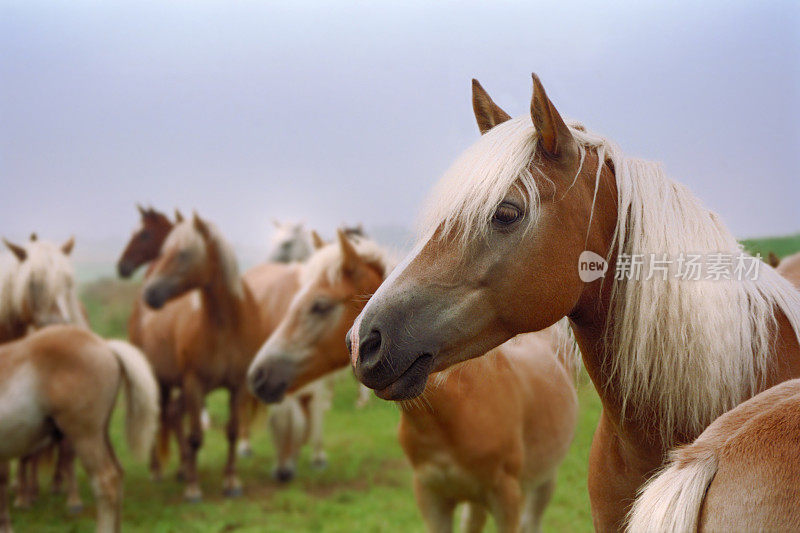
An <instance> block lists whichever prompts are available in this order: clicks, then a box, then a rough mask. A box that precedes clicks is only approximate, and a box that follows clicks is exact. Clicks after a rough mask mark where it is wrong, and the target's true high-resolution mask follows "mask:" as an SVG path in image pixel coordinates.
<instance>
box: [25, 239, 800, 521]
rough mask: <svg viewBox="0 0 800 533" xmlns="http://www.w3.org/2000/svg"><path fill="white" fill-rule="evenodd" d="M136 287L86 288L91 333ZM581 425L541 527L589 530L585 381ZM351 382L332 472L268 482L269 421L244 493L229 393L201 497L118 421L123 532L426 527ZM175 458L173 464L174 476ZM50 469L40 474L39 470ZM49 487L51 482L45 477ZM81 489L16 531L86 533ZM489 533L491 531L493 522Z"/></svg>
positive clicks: (337, 409) (89, 517) (338, 401)
mask: <svg viewBox="0 0 800 533" xmlns="http://www.w3.org/2000/svg"><path fill="white" fill-rule="evenodd" d="M745 245H746V246H747V247H748V249H750V250H752V251H754V252H761V253H762V255H765V254H766V253H767V252H768V251H770V250H773V251H775V252H776V253H778V254H779V255H781V256H784V255H787V254H789V253H791V252H794V251H796V250H798V249H800V236H793V237H788V238H782V239H760V240H749V241H745ZM136 290H137V286H136V284H134V283H123V282H118V281H115V280H101V281H98V282H94V283H92V284H90V285H87V286H85V287H84V289H83V292H82V298H83V300H84V302H85V304H86V306H87V308H88V310H89V313H90V317H91V322H92V325H93V327H94V328H95V330H96V331H98V332H99V333H101V334H102V335H105V336H108V337H124V336H125V331H126V321H127V314H128V311H129V309H130V307H131V302H132V301H133V298H134V297H135V295H136ZM579 396H580V403H581V412H580V422H579V426H578V432H577V435H576V437H575V441H574V443H573V446H572V449H571V451H570V454H569V456H568V457H567V459H566V461H565V462H564V464H563V466H562V467H561V471H560V474H559V483H558V488H557V490H556V494H555V497H554V499H553V502H552V504H551V505H550V507H549V508H548V510H547V512H546V514H545V524H544V525H545V530H546V531H590V530H591V519H590V514H589V501H588V495H587V492H586V469H587V461H588V452H589V446H590V444H591V439H592V433H593V431H594V427H595V425H596V423H597V419H598V416H599V413H600V405H599V401H598V398H597V395H596V393H595V392H594V389H593V388H592V387H591V384H589V383H588V381H587V380H584V381H583V383H582V384H581V385H580V388H579ZM355 398H356V385H355V382H354V381H353V380H352V378H350V377H349V376H343V377H342V379H341V380H340V381H339V382H338V385H337V390H336V396H335V401H334V406H333V409H332V411H331V412H330V413H329V415H328V417H327V419H326V427H325V437H326V444H327V451H328V457H329V462H330V464H329V466H328V468H327V469H326V470H324V471H321V472H320V471H315V470H313V469H312V468H311V466H310V464H309V460H308V457H307V455H305V456H304V457H303V459H302V460H301V463H300V465H299V468H298V475H297V478H296V479H295V480H294V481H293V482H292V483H291V484H289V485H286V486H279V485H278V484H277V483H276V482H274V481H272V479H271V478H270V471H271V468H272V460H273V451H272V446H271V444H270V441H269V436H268V435H267V433H266V430H265V429H264V428H265V424H264V423H263V422H262V423H260V424H259V426H258V429H257V430H256V431H255V435H254V440H253V445H254V450H255V454H254V456H253V457H251V458H247V459H242V460H241V461H240V463H239V466H240V474H241V477H242V480H243V482H244V484H245V493H244V496H242V497H241V498H238V499H234V500H230V499H225V498H223V497H222V496H221V470H222V465H223V462H224V453H225V442H224V438H223V435H222V431H221V429H220V428H221V427H222V426H223V425H224V421H225V416H226V408H225V405H226V404H225V396H224V394H222V393H215V394H214V395H212V396H211V398H210V400H209V408H210V411H211V415H212V420H213V427H212V429H211V430H210V431H209V432H208V433H207V434H206V442H205V445H204V447H203V449H202V451H201V455H200V468H201V476H202V482H203V488H204V491H205V500H204V501H203V502H202V503H200V504H187V503H184V502H183V501H182V497H181V495H182V486H181V484H180V483H178V482H177V481H175V480H174V477H173V476H171V475H170V476H169V477H168V478H167V479H166V480H165V481H162V482H160V483H157V484H156V483H153V482H151V481H150V479H149V477H148V473H147V468H146V466H145V465H144V464H141V463H137V462H135V461H134V460H133V458H132V457H131V456H130V454H129V453H128V451H127V449H126V446H125V443H124V440H123V438H122V431H121V429H122V425H121V421H120V420H119V418H118V417H116V416H115V419H114V423H113V427H112V430H113V441H114V443H115V448H116V450H117V452H118V454H119V456H120V460H121V462H122V464H123V465H124V467H125V500H124V515H123V524H124V529H125V530H126V531H147V532H151V531H152V532H193V531H268V532H283V531H313V532H352V531H359V532H381V531H386V532H389V531H403V532H414V531H423V527H422V521H421V518H420V516H419V513H418V511H417V508H416V505H415V503H414V499H413V496H412V491H411V470H410V468H409V467H408V465H407V463H406V461H405V459H404V457H403V454H402V452H401V450H400V447H399V445H398V444H397V439H396V435H395V432H396V428H397V422H398V419H399V414H398V411H397V409H396V408H395V407H394V406H393V405H392V404H390V403H388V402H383V401H380V400H378V399H373V400H372V402H370V404H369V405H368V406H367V407H366V408H365V409H363V410H356V409H355V407H354V403H355ZM174 467H175V460H174V458H173V462H172V464H171V469H172V470H174ZM45 470H46V469H45ZM42 481H43V483H44V486H45V488H46V487H47V484H48V480H47V479H46V476H45V475H43V478H42ZM81 487H82V491H83V496H84V502H85V503H86V504H87V505H86V509H85V510H84V511H83V512H82V513H81V514H79V515H77V516H72V515H69V514H68V513H67V512H66V510H65V508H64V500H63V497H61V496H51V495H49V494H44V495H43V497H42V498H40V500H39V502H38V503H37V504H36V505H35V507H34V508H32V509H29V510H13V512H12V519H13V521H14V526H15V528H16V530H17V531H20V532H26V531H36V532H47V531H92V530H93V527H94V502H93V501H92V497H91V494H90V492H89V487H88V484H87V482H86V479H85V477H83V476H82V478H81ZM490 527H491V526H490Z"/></svg>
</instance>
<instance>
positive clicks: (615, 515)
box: [347, 75, 800, 531]
mask: <svg viewBox="0 0 800 533" xmlns="http://www.w3.org/2000/svg"><path fill="white" fill-rule="evenodd" d="M533 88H534V90H533V98H532V101H531V107H530V114H526V115H523V116H521V117H518V118H513V119H512V118H510V117H509V115H508V114H506V113H505V112H504V111H503V110H502V109H500V108H499V107H498V106H497V105H496V104H495V103H494V102H493V101H492V100H491V98H489V96H488V94H486V92H485V91H484V90H483V88H482V87H481V86H480V84H478V83H477V82H476V81H474V82H473V109H474V111H475V116H476V119H477V121H478V126H479V129H480V131H481V133H482V136H481V138H480V140H478V141H477V142H476V143H475V144H474V145H473V146H472V147H471V148H469V149H468V150H467V151H466V152H465V153H464V154H463V155H462V156H461V157H460V158H459V159H458V160H457V161H456V163H455V164H454V165H453V166H452V167H451V168H450V170H449V171H448V172H447V173H446V174H445V177H444V178H443V180H442V182H441V183H440V185H439V186H438V187H437V189H436V190H435V192H434V195H433V198H432V200H431V201H430V204H429V206H428V208H427V209H426V215H425V216H424V218H423V220H422V223H421V231H422V235H421V238H420V240H419V243H418V244H417V246H416V247H415V248H414V250H413V251H412V252H411V254H410V255H409V256H408V257H407V259H406V260H405V261H404V262H403V263H402V264H401V266H399V267H398V268H396V269H395V270H394V271H393V272H392V275H391V276H390V277H389V279H387V280H386V282H385V283H384V284H383V285H381V287H380V289H378V291H377V292H376V293H375V295H374V296H373V297H372V298H371V299H370V300H369V302H368V303H367V305H366V307H365V308H364V310H363V311H362V313H361V314H360V316H359V318H358V320H357V321H356V322H355V324H354V325H353V328H352V330H351V332H350V334H349V335H348V337H347V341H348V343H349V344H350V347H351V354H352V355H351V356H352V358H353V363H354V367H355V372H356V376H357V377H358V379H359V380H360V381H361V382H362V383H364V384H365V385H367V386H369V387H371V388H373V389H375V390H376V391H377V394H378V395H379V396H381V397H383V398H388V399H407V398H412V397H415V396H417V395H419V394H420V393H421V392H422V391H423V390H424V389H425V384H426V382H427V379H428V375H429V374H430V373H431V372H435V371H438V370H442V369H444V368H447V367H448V366H450V365H453V364H455V363H457V362H460V361H463V360H465V359H469V358H472V357H477V356H480V355H482V354H483V353H485V352H486V351H487V350H489V349H491V348H493V347H494V346H497V345H499V344H500V343H502V342H504V341H506V340H507V339H509V338H511V337H513V336H515V335H517V334H519V333H523V332H530V331H538V330H541V329H543V328H546V327H548V326H550V325H552V324H554V323H555V322H557V321H558V320H560V319H561V318H562V317H567V318H568V319H569V322H570V326H571V328H572V330H573V332H574V335H575V338H576V340H577V342H578V345H579V347H580V351H581V354H582V356H583V361H584V365H585V367H586V369H587V371H588V373H589V376H590V378H591V379H592V382H593V383H594V385H595V388H596V389H597V391H598V393H599V395H600V398H601V401H602V404H603V411H602V415H601V417H600V421H599V424H598V427H597V430H596V432H595V436H594V440H593V443H592V450H591V454H590V464H589V495H590V500H591V504H592V516H593V520H594V525H595V527H596V529H598V530H600V531H609V530H620V529H622V528H623V527H624V521H625V516H626V513H627V512H628V509H629V508H630V504H631V502H633V500H634V498H635V496H636V491H637V489H638V488H639V487H640V486H641V485H642V484H643V483H644V482H645V480H646V479H647V478H648V477H649V476H650V475H652V473H653V472H654V471H655V470H656V469H657V468H658V467H659V466H660V465H661V463H662V461H663V459H664V456H665V453H666V452H667V450H669V449H670V448H672V447H673V446H675V445H677V444H684V443H689V442H692V441H693V440H694V439H695V438H696V437H697V436H698V435H699V434H700V433H701V432H702V431H703V430H704V429H705V428H706V427H707V426H708V425H709V424H710V423H711V422H713V421H714V420H715V419H716V418H717V417H718V416H720V415H721V414H723V413H725V412H726V411H729V410H730V409H732V408H733V407H735V406H736V405H738V404H739V403H741V402H743V401H745V400H747V399H748V398H750V397H752V396H754V395H755V394H758V393H759V392H761V391H763V390H765V389H767V388H769V387H771V386H772V385H775V384H777V383H780V382H782V381H785V380H787V379H790V378H793V377H796V376H800V344H799V343H798V331H800V293H798V291H795V290H794V289H793V288H792V286H791V285H790V283H789V282H788V281H786V280H785V279H784V278H782V277H781V276H780V275H778V274H777V273H776V272H775V271H774V270H773V269H772V268H770V267H769V266H767V265H764V264H762V263H760V262H758V261H754V260H753V261H749V262H748V261H746V260H747V259H748V258H749V259H753V258H750V257H749V256H746V255H745V254H744V253H743V252H742V251H741V247H740V245H739V243H738V242H737V241H736V239H735V238H734V237H733V235H731V233H730V232H729V231H728V229H727V228H726V227H725V226H724V225H723V223H722V222H721V220H720V219H719V217H718V216H717V215H715V214H714V213H711V212H710V211H709V210H708V209H706V208H705V207H704V206H703V205H701V203H700V202H699V201H698V200H697V198H696V197H695V196H694V195H692V194H691V193H690V192H689V190H688V189H686V188H685V187H684V186H682V185H680V184H678V183H676V182H674V181H672V180H671V179H669V178H668V177H667V176H666V175H665V173H664V172H663V170H662V169H661V167H660V166H659V165H658V164H656V163H652V162H648V161H643V160H639V159H634V158H630V157H627V156H625V155H624V154H623V152H622V151H621V150H620V149H619V148H618V147H617V146H616V145H615V144H614V143H613V142H612V141H610V140H608V139H606V138H604V137H601V136H600V135H597V134H594V133H591V132H589V131H587V130H586V128H584V127H583V126H582V125H579V124H572V125H570V126H568V125H567V124H566V123H565V122H564V121H563V119H562V118H561V116H560V115H559V113H558V111H557V110H556V108H555V106H554V105H553V103H552V102H551V101H550V99H549V98H548V97H547V95H546V93H545V91H544V88H543V86H542V84H541V82H540V81H539V79H538V78H537V77H536V76H535V75H534V76H533ZM693 254H697V255H699V259H696V258H694V255H693ZM665 256H667V257H666V258H667V259H672V263H671V266H670V267H669V269H666V270H665V268H664V265H665V264H667V265H668V263H666V261H662V262H661V263H659V264H656V259H659V260H661V259H664V258H665ZM648 257H649V258H650V260H649V261H648V264H646V265H644V266H643V267H642V266H641V264H642V261H643V260H644V258H648ZM715 257H716V258H717V260H716V261H715ZM737 257H738V258H739V259H740V260H741V261H742V262H743V263H745V264H746V265H750V266H749V267H748V271H749V272H750V274H748V275H741V276H739V277H741V279H724V278H722V276H721V275H719V276H718V277H717V279H714V277H713V276H714V275H715V274H714V272H715V271H716V272H720V271H722V273H724V272H725V270H724V266H725V261H731V262H736V261H737V259H736V258H737ZM636 258H639V259H638V264H639V265H640V268H639V272H638V273H637V270H636V268H635V267H636V265H637V263H636V262H635V260H636ZM681 260H683V261H681ZM692 263H693V264H695V265H696V264H698V263H700V264H701V266H702V270H700V271H699V277H701V279H696V277H698V276H696V274H695V273H696V272H698V271H697V269H696V268H692V269H691V270H690V269H689V266H691V264H692ZM714 264H717V265H721V266H722V267H723V268H718V269H712V268H711V267H712V266H713V265H714ZM648 265H649V266H650V267H651V268H650V269H649V271H648V268H647V267H648ZM659 265H660V266H659ZM753 265H755V266H754V267H753ZM759 265H760V266H761V268H760V269H759ZM653 266H657V267H659V269H658V270H657V269H655V268H652V267H653ZM676 267H677V269H678V272H676ZM751 268H755V269H758V270H757V275H753V273H752V271H751V270H749V269H751ZM681 273H683V274H682V275H681ZM620 274H621V275H620ZM729 277H730V278H733V273H729Z"/></svg>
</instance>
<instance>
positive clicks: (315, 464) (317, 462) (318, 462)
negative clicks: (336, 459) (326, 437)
mask: <svg viewBox="0 0 800 533" xmlns="http://www.w3.org/2000/svg"><path fill="white" fill-rule="evenodd" d="M311 468H313V469H314V470H325V469H326V468H328V459H327V458H325V457H317V458H316V459H314V460H313V461H311Z"/></svg>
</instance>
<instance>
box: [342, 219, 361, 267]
mask: <svg viewBox="0 0 800 533" xmlns="http://www.w3.org/2000/svg"><path fill="white" fill-rule="evenodd" d="M336 237H337V238H338V239H339V247H340V248H341V249H342V271H343V272H344V273H345V274H352V273H354V272H355V271H356V269H357V268H358V265H359V264H360V263H361V257H360V256H359V255H358V252H356V248H355V246H353V243H352V242H351V241H350V239H348V238H347V235H345V234H344V232H343V231H342V230H341V229H337V230H336Z"/></svg>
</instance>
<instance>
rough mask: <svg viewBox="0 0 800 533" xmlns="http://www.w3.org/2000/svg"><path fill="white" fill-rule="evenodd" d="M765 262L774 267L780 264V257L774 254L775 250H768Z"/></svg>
mask: <svg viewBox="0 0 800 533" xmlns="http://www.w3.org/2000/svg"><path fill="white" fill-rule="evenodd" d="M767 264H768V265H769V266H771V267H772V268H776V267H777V266H778V265H780V264H781V259H780V258H779V257H778V256H777V255H775V252H772V251H770V253H769V254H767Z"/></svg>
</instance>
